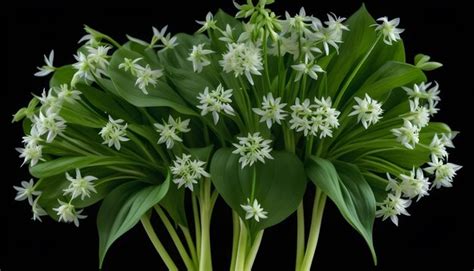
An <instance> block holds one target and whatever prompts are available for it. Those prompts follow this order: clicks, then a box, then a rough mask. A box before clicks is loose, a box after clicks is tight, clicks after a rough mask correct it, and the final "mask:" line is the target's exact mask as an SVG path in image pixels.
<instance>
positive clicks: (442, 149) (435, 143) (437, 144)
mask: <svg viewBox="0 0 474 271" xmlns="http://www.w3.org/2000/svg"><path fill="white" fill-rule="evenodd" d="M443 136H445V135H444V134H443ZM443 136H442V137H441V139H440V138H439V137H438V134H435V135H434V136H433V139H432V140H431V143H430V147H429V148H430V151H431V155H434V156H436V157H438V158H443V157H448V152H447V151H446V146H445V144H444V140H442V138H443Z"/></svg>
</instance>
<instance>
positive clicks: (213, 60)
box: [13, 0, 461, 271]
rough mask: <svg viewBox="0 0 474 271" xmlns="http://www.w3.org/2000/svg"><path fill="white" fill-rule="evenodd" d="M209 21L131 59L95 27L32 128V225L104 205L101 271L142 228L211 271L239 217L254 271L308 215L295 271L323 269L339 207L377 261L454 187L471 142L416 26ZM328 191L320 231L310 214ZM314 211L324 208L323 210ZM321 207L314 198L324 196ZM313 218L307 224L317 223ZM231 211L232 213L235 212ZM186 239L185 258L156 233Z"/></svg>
mask: <svg viewBox="0 0 474 271" xmlns="http://www.w3.org/2000/svg"><path fill="white" fill-rule="evenodd" d="M255 2H256V1H251V0H248V1H247V2H246V3H245V4H237V3H236V4H235V6H236V8H237V10H238V12H237V14H236V15H235V16H230V15H228V14H226V13H225V12H223V11H218V12H217V13H216V14H212V13H208V14H207V16H206V18H205V20H204V21H198V23H199V25H200V28H199V29H198V30H197V32H196V33H195V34H193V35H188V34H177V35H174V36H173V35H171V34H170V33H167V27H166V26H165V27H163V28H161V29H157V28H154V27H153V35H152V37H151V40H149V41H143V40H140V39H137V38H134V37H131V36H127V38H128V42H127V43H125V44H119V43H118V42H116V41H115V40H114V39H113V38H111V37H110V36H107V35H106V34H103V33H100V32H98V31H96V30H94V29H92V28H90V27H88V26H86V27H85V31H86V32H87V34H86V35H85V36H84V37H82V39H81V40H80V44H81V46H80V47H79V48H78V49H77V52H76V54H75V59H76V61H77V62H76V63H73V64H69V65H64V66H60V67H57V66H55V65H54V63H53V59H54V51H51V53H50V54H49V56H45V57H44V60H45V65H44V66H42V67H39V68H38V70H39V71H38V72H37V73H36V74H35V75H36V76H47V75H49V74H52V77H51V80H50V86H49V90H43V92H42V93H41V94H40V95H37V96H36V95H34V97H33V98H32V100H31V102H30V103H29V104H28V106H27V107H25V108H22V109H20V110H19V111H18V112H17V113H16V114H15V115H14V119H13V121H15V122H18V121H22V123H23V130H24V132H25V136H24V137H23V141H22V142H23V144H24V147H22V148H18V149H17V150H18V152H19V153H20V157H21V158H22V159H24V162H23V164H27V165H29V170H30V173H31V175H32V176H33V177H34V179H33V178H32V179H31V180H30V181H23V182H21V186H15V187H14V188H15V189H16V190H17V192H18V193H17V196H16V198H15V199H16V200H19V201H21V200H27V201H28V203H29V204H30V205H31V209H32V213H33V218H32V219H33V220H38V221H41V220H42V219H43V216H46V215H49V216H50V217H51V218H52V219H54V220H57V221H59V222H65V223H74V224H75V225H76V226H79V224H80V220H81V219H85V218H86V217H87V212H86V211H84V209H85V208H86V207H88V206H91V205H93V204H100V210H99V213H98V216H97V226H98V232H99V237H100V242H99V259H100V266H102V264H103V262H104V258H105V255H106V252H107V250H108V249H109V248H110V246H111V245H112V244H113V242H114V241H115V240H117V238H119V237H120V236H122V235H123V234H125V233H126V232H127V231H128V230H130V229H131V228H132V227H134V226H135V225H136V224H138V223H141V224H142V226H143V227H144V229H145V231H146V233H147V234H148V237H149V239H150V240H151V242H152V243H153V245H154V247H155V248H156V250H157V252H158V253H159V255H160V256H161V258H162V260H163V261H164V263H165V264H166V266H167V268H168V269H170V270H177V269H178V267H177V266H179V264H181V263H177V260H180V261H182V263H183V264H184V266H185V267H186V269H188V270H206V271H207V270H212V256H211V245H210V240H211V237H212V236H211V233H212V232H211V230H210V225H211V216H212V212H213V208H214V205H215V203H216V200H217V199H218V197H222V199H223V200H224V201H225V203H226V204H227V205H228V206H229V207H230V210H231V212H232V221H233V244H232V258H231V262H230V263H229V265H230V270H236V271H240V270H251V268H252V265H253V263H254V261H255V259H256V257H257V252H258V250H259V246H260V242H261V240H262V238H263V233H264V230H265V229H266V228H268V227H272V226H275V225H277V224H279V223H280V222H282V221H283V220H285V219H287V218H288V217H290V216H291V215H292V214H293V213H295V212H296V216H297V221H298V222H297V230H296V232H295V239H296V253H295V255H296V259H295V270H302V271H303V270H310V268H311V264H312V262H313V257H314V254H315V249H316V245H317V241H318V236H319V232H320V226H321V221H322V218H323V212H324V208H325V203H326V201H327V199H329V200H331V201H333V202H334V204H335V205H336V206H337V208H338V209H339V211H340V213H341V215H342V216H343V217H344V219H345V220H346V221H347V223H349V224H350V225H351V226H352V227H353V228H354V229H355V230H356V231H357V232H358V233H359V234H360V235H361V236H362V238H364V239H365V241H366V242H367V244H368V247H369V249H370V251H371V252H372V255H373V259H374V263H376V254H375V249H374V246H373V242H372V228H373V224H374V220H375V218H376V217H380V218H381V219H383V220H386V219H388V218H390V220H391V221H392V222H393V223H395V224H398V217H399V216H400V215H408V212H407V208H408V207H409V206H410V204H411V203H412V202H413V201H418V200H420V199H421V198H423V197H425V196H427V195H429V191H430V190H431V189H433V188H441V187H450V186H452V181H453V177H454V176H455V175H456V171H457V170H459V169H460V168H461V167H460V166H458V165H456V164H453V163H450V162H448V152H447V149H448V148H453V147H454V145H453V143H452V139H453V138H454V137H455V135H456V132H454V131H451V129H450V128H449V127H448V126H447V125H446V124H444V123H439V122H432V121H431V118H432V117H433V116H434V115H435V114H436V113H437V112H438V108H437V105H438V103H439V102H440V97H439V93H440V90H439V86H438V83H436V82H430V81H428V79H427V78H426V75H425V71H430V70H433V69H436V68H439V67H441V66H442V65H441V64H440V63H438V62H433V61H431V60H430V57H429V56H427V55H422V54H419V55H417V56H416V57H415V60H414V64H410V63H407V61H406V59H405V50H404V46H403V42H402V41H401V37H400V34H401V33H402V32H403V29H401V28H399V27H398V25H399V19H388V18H387V17H382V18H379V19H377V20H374V19H373V18H372V17H371V16H370V14H369V13H368V12H367V10H366V9H365V7H361V8H360V9H359V10H358V11H357V12H356V13H355V14H353V15H352V16H351V17H350V18H349V19H347V20H346V19H345V18H342V17H338V16H336V15H335V14H332V13H331V14H328V15H327V19H319V18H316V17H314V16H311V15H307V14H306V12H305V10H304V9H303V8H302V9H301V10H300V11H299V13H298V14H296V15H294V16H292V15H290V14H289V13H286V14H285V15H284V16H278V15H276V14H275V13H274V12H272V11H271V10H270V9H269V8H268V5H269V4H272V3H273V2H274V0H259V1H257V2H256V3H255ZM311 186H313V187H315V189H316V193H315V195H314V204H313V206H312V207H311V208H312V212H311V217H310V227H309V231H308V229H305V213H304V208H305V207H304V206H303V198H304V197H305V194H306V190H307V189H308V188H309V187H311ZM311 195H312V194H311ZM307 196H309V195H307ZM306 208H308V207H306ZM229 212H230V211H229ZM152 216H157V217H158V218H159V219H160V220H161V221H162V223H163V225H164V226H165V227H166V229H167V231H168V232H169V235H170V237H171V239H172V240H173V242H174V244H175V246H176V249H177V251H178V252H179V253H178V254H179V257H180V259H173V258H172V257H171V256H170V254H169V253H168V252H167V249H168V248H167V247H165V246H163V244H162V243H161V241H160V237H158V236H157V234H156V232H155V230H154V226H153V223H152V222H151V220H150V218H151V217H152Z"/></svg>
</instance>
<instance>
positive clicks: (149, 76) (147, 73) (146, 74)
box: [135, 64, 163, 94]
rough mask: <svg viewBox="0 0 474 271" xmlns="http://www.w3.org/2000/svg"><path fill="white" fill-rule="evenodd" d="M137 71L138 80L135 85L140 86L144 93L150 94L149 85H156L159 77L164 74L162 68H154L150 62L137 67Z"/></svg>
mask: <svg viewBox="0 0 474 271" xmlns="http://www.w3.org/2000/svg"><path fill="white" fill-rule="evenodd" d="M136 73H137V81H135V85H136V86H138V88H139V89H140V90H141V91H142V92H143V93H144V94H148V90H147V87H148V85H152V86H156V84H157V83H158V79H159V78H160V77H162V76H163V71H162V70H160V69H157V70H152V69H151V68H150V65H148V64H147V65H146V66H145V67H140V69H137V70H136Z"/></svg>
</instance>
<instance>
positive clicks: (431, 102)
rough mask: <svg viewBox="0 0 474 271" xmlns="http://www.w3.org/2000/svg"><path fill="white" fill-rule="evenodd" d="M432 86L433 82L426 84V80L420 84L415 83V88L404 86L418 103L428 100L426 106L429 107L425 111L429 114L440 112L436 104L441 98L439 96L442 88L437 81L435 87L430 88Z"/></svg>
mask: <svg viewBox="0 0 474 271" xmlns="http://www.w3.org/2000/svg"><path fill="white" fill-rule="evenodd" d="M430 86H431V83H427V84H425V82H422V83H420V84H414V85H413V88H407V87H403V89H404V90H405V91H406V93H407V94H408V96H409V97H410V98H412V99H413V100H414V101H415V102H416V103H422V102H424V101H426V103H425V104H424V106H425V107H426V108H427V109H425V111H427V112H428V113H429V115H434V114H436V113H438V108H436V106H437V105H438V103H439V101H440V100H441V98H440V97H439V93H440V90H439V85H438V83H437V82H435V85H434V86H433V87H431V88H430Z"/></svg>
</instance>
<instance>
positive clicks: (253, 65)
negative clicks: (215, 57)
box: [219, 42, 263, 85]
mask: <svg viewBox="0 0 474 271" xmlns="http://www.w3.org/2000/svg"><path fill="white" fill-rule="evenodd" d="M227 49H228V51H227V52H226V53H225V54H224V55H223V58H222V60H221V61H219V63H220V64H221V65H222V67H223V69H224V71H225V72H233V73H234V75H235V77H237V76H240V75H243V74H245V76H246V77H247V80H248V81H249V82H250V84H251V85H253V79H252V74H255V75H261V73H260V71H261V70H263V63H262V54H261V52H260V49H259V48H258V47H256V46H255V45H254V44H253V43H251V42H247V43H231V44H228V45H227Z"/></svg>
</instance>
